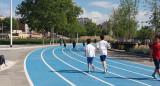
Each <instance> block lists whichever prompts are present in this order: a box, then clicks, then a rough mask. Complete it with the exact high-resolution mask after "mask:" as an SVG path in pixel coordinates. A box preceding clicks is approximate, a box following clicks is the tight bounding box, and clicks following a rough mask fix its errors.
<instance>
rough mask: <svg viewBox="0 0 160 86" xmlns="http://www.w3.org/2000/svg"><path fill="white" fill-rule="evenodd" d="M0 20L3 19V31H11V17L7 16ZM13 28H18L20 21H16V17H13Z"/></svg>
mask: <svg viewBox="0 0 160 86" xmlns="http://www.w3.org/2000/svg"><path fill="white" fill-rule="evenodd" d="M0 21H1V23H2V22H3V32H4V33H10V18H9V17H7V18H5V19H4V20H0ZM1 23H0V24H1ZM12 29H13V30H17V29H18V22H17V21H16V19H15V18H12Z"/></svg>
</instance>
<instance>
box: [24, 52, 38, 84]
mask: <svg viewBox="0 0 160 86" xmlns="http://www.w3.org/2000/svg"><path fill="white" fill-rule="evenodd" d="M36 50H39V49H36ZM36 50H33V51H32V52H30V53H29V54H28V55H27V56H26V58H25V60H24V64H23V66H24V72H25V75H26V77H27V80H28V82H29V84H30V86H34V84H33V82H32V80H31V78H30V76H29V74H28V71H27V68H26V61H27V58H28V56H29V55H30V54H31V53H33V52H35V51H36Z"/></svg>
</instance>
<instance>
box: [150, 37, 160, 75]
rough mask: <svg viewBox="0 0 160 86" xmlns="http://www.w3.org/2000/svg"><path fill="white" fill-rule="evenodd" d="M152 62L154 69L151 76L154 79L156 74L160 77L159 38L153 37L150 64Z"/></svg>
mask: <svg viewBox="0 0 160 86" xmlns="http://www.w3.org/2000/svg"><path fill="white" fill-rule="evenodd" d="M153 61H154V64H155V67H156V68H155V70H154V73H153V74H152V76H153V77H154V78H156V76H155V74H156V73H158V75H159V76H160V36H155V39H154V43H153V44H152V45H151V53H150V62H153Z"/></svg>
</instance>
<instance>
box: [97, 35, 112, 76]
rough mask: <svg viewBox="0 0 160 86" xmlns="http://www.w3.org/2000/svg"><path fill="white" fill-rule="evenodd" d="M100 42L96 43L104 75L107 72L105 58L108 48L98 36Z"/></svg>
mask: <svg viewBox="0 0 160 86" xmlns="http://www.w3.org/2000/svg"><path fill="white" fill-rule="evenodd" d="M100 38H101V41H99V42H98V43H97V48H98V49H99V51H100V60H101V61H102V64H103V68H104V73H105V72H107V68H106V56H107V48H108V47H109V46H110V45H109V43H108V42H107V41H104V36H100Z"/></svg>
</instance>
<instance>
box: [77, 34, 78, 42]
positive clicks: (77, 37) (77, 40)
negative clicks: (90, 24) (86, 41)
mask: <svg viewBox="0 0 160 86" xmlns="http://www.w3.org/2000/svg"><path fill="white" fill-rule="evenodd" d="M77 43H78V33H77Z"/></svg>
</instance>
